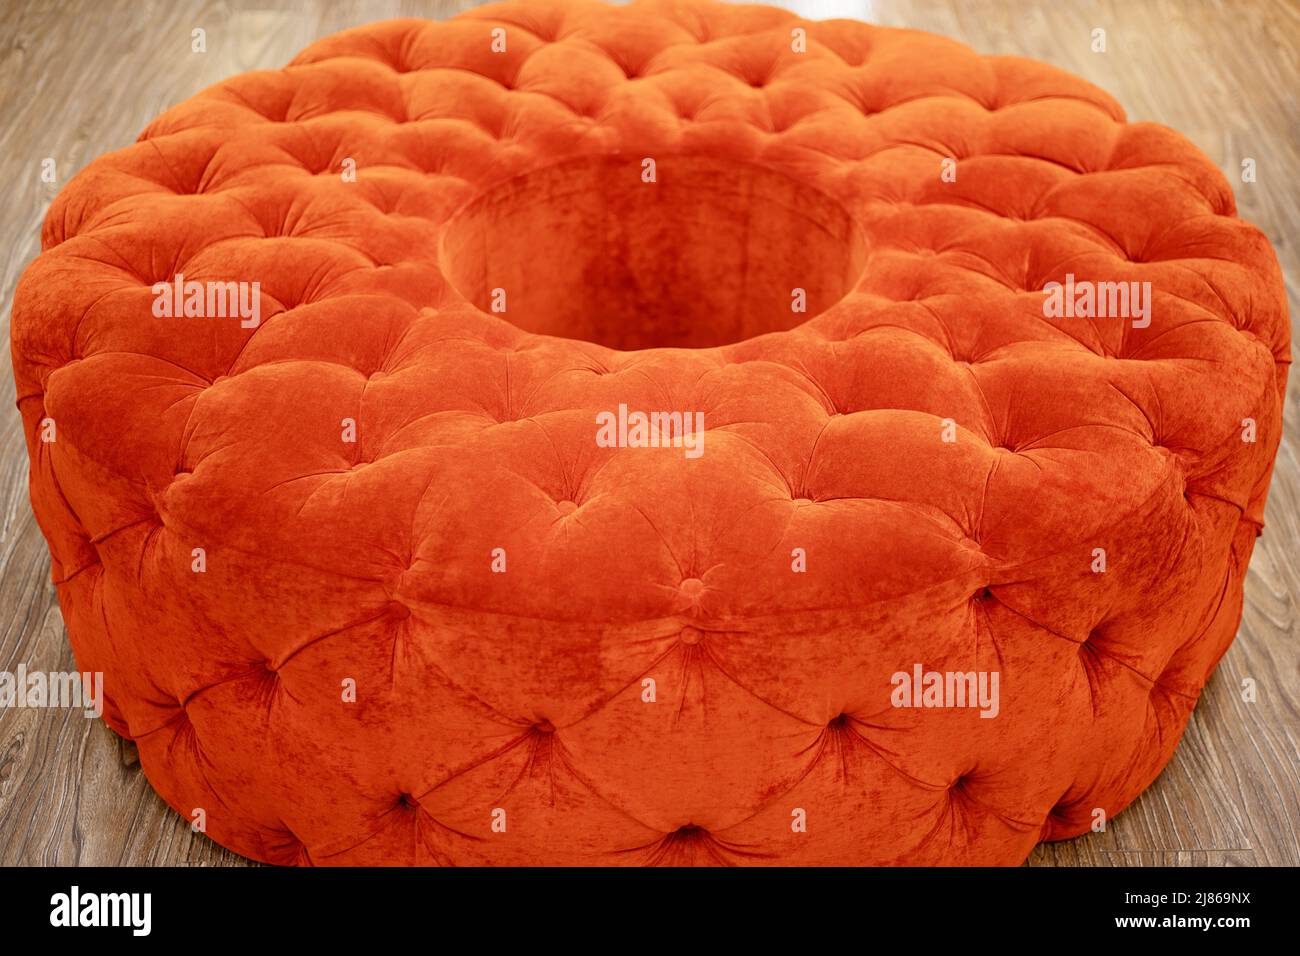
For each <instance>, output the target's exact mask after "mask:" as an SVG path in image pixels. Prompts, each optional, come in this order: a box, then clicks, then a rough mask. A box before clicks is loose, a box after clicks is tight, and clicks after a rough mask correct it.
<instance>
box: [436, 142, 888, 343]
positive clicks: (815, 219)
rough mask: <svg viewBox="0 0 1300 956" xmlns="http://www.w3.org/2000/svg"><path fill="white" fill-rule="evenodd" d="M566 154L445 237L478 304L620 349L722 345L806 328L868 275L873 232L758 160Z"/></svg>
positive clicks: (490, 194) (479, 206) (447, 267)
mask: <svg viewBox="0 0 1300 956" xmlns="http://www.w3.org/2000/svg"><path fill="white" fill-rule="evenodd" d="M645 170H646V166H645V165H644V163H643V161H642V160H639V159H638V160H627V159H607V158H601V159H591V160H580V161H573V162H568V163H562V164H559V165H556V166H551V167H548V168H546V169H542V170H539V171H537V172H534V173H529V174H527V175H523V176H520V177H517V178H515V179H511V180H508V181H506V182H504V183H502V184H500V185H498V186H496V187H493V188H491V189H489V190H487V191H486V192H485V193H484V194H483V195H481V196H479V197H478V198H476V199H475V200H473V201H472V202H470V203H469V204H468V205H467V206H465V207H464V208H463V209H462V210H461V211H460V212H459V213H458V214H457V215H456V216H455V217H454V218H453V219H452V221H451V222H450V223H449V224H448V226H447V229H446V230H445V232H444V234H443V241H442V268H443V271H444V274H445V275H446V276H447V278H448V279H449V280H450V281H451V283H452V284H453V285H454V286H455V288H456V289H457V291H459V292H460V293H461V295H463V296H464V297H465V298H466V299H467V300H469V301H470V302H471V303H473V304H474V305H475V306H477V307H478V308H479V309H482V310H483V311H485V312H488V313H492V314H495V315H498V316H499V317H501V318H503V319H506V320H507V321H509V322H512V323H513V324H515V325H516V326H518V327H519V328H522V329H524V330H526V331H529V332H534V333H538V334H542V335H555V336H561V337H563V338H570V339H581V340H585V341H589V342H596V343H599V344H601V345H605V346H609V347H610V348H616V349H624V350H633V349H649V348H670V347H671V348H709V347H712V346H717V345H726V344H728V343H732V342H740V341H743V340H744V339H748V338H752V337H753V336H756V335H762V334H764V333H767V332H780V331H784V330H786V329H790V328H793V327H795V326H797V325H801V324H803V323H804V322H806V321H807V320H808V319H810V318H812V317H813V316H815V315H817V314H819V313H821V312H824V311H825V310H826V309H828V308H830V307H831V306H832V305H834V304H835V303H836V302H838V301H839V300H840V299H842V298H843V297H844V296H845V295H846V294H847V293H848V292H850V291H851V290H852V288H853V286H854V285H855V284H856V282H857V279H858V276H859V274H860V272H861V270H862V264H863V261H864V259H865V244H864V242H863V239H862V235H861V232H860V230H859V229H858V228H857V226H856V224H855V223H854V221H853V219H852V217H851V216H850V215H849V213H848V212H847V211H846V210H845V209H844V208H843V207H842V206H840V205H839V204H838V203H837V202H836V201H835V200H833V199H832V198H830V197H829V196H827V195H826V194H825V193H822V192H820V191H818V190H816V189H814V188H812V187H810V186H808V185H805V184H802V183H799V182H797V181H796V180H794V179H791V178H790V177H788V176H785V175H783V174H781V173H777V172H774V171H772V170H769V169H765V168H763V167H761V166H757V165H753V164H750V163H737V162H734V161H724V160H716V159H706V158H699V157H667V158H664V159H662V160H659V161H656V164H655V168H654V181H653V182H647V181H645V176H644V172H645Z"/></svg>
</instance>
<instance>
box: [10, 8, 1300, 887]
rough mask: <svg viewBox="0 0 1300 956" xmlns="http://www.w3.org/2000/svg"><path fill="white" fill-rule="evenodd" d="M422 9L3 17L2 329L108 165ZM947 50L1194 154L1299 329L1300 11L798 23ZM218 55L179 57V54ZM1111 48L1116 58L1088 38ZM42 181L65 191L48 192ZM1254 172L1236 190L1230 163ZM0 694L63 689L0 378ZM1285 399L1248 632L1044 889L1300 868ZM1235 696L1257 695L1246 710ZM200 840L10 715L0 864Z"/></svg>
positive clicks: (167, 860) (92, 749)
mask: <svg viewBox="0 0 1300 956" xmlns="http://www.w3.org/2000/svg"><path fill="white" fill-rule="evenodd" d="M474 5H475V4H473V3H458V2H449V0H433V2H427V3H416V2H399V0H341V2H334V0H330V2H326V0H222V2H204V0H172V2H157V0H80V2H78V0H68V2H62V3H58V2H42V0H0V123H3V126H2V128H0V181H2V182H4V183H5V184H6V186H7V187H9V188H8V193H9V195H8V198H7V202H6V203H5V204H4V205H3V207H0V235H6V236H9V237H10V239H9V243H8V245H7V246H6V247H5V248H4V251H3V252H0V315H3V319H4V322H5V323H6V339H7V323H8V317H9V311H10V308H11V306H12V304H13V293H14V286H15V284H16V282H17V280H18V276H19V274H20V272H21V270H22V269H23V267H24V266H25V265H26V264H27V263H28V262H30V261H31V260H32V258H33V257H34V256H35V255H36V254H37V252H38V236H39V230H40V222H41V217H42V216H43V214H44V212H45V209H46V207H47V206H48V204H49V202H50V200H51V198H52V197H53V195H54V194H55V192H57V190H58V189H59V188H60V187H61V185H62V184H63V183H66V182H67V180H68V179H69V178H70V177H71V176H72V174H74V173H75V172H77V171H78V170H79V169H81V167H82V166H84V165H85V164H86V163H87V162H88V161H90V160H91V159H93V158H94V157H96V156H97V155H99V154H101V153H104V152H107V151H109V150H112V149H117V148H120V147H123V146H126V145H129V144H130V143H131V142H133V141H134V139H135V137H136V135H137V133H138V132H139V131H140V130H141V129H142V128H143V127H144V126H145V124H146V123H147V122H148V121H149V120H150V119H152V118H153V117H154V116H155V115H157V114H158V113H159V112H161V111H162V110H163V109H164V108H166V107H167V106H170V105H171V104H174V103H176V102H179V101H180V100H183V99H185V98H186V97H188V96H190V95H191V94H193V93H195V92H197V91H198V90H200V89H201V88H203V87H205V86H208V85H209V84H211V83H214V82H216V81H218V80H220V79H223V78H225V77H228V76H230V75H232V74H235V73H239V72H243V71H246V70H250V69H256V68H264V67H276V66H280V65H283V64H284V63H285V62H286V61H288V60H289V59H290V58H291V57H292V56H293V54H294V53H295V52H296V51H297V50H298V49H300V48H302V47H303V46H306V45H307V44H308V43H310V42H311V41H312V40H314V39H316V38H318V37H320V36H324V35H326V34H328V33H332V32H334V31H336V30H340V29H343V28H345V27H349V26H353V25H356V24H360V23H365V22H368V21H372V20H380V19H386V18H389V17H394V16H411V15H417V16H428V17H438V18H440V17H445V16H449V15H451V14H453V13H456V12H458V11H459V10H461V9H464V8H466V7H469V6H474ZM780 5H782V6H787V7H790V8H791V9H794V10H796V11H798V12H799V13H801V14H803V15H805V16H810V17H817V18H823V17H834V16H849V17H857V18H859V19H865V20H871V21H874V22H877V23H883V24H888V25H894V26H911V27H917V28H921V29H927V30H932V31H935V32H939V33H944V34H947V35H949V36H951V37H954V38H956V39H959V40H962V41H963V42H965V43H967V44H969V45H971V46H973V47H974V48H975V49H976V50H979V51H981V52H984V53H1003V54H1020V55H1025V56H1030V57H1034V58H1037V59H1042V60H1046V61H1048V62H1051V63H1055V64H1057V65H1058V66H1061V67H1063V68H1065V69H1067V70H1070V71H1071V72H1074V73H1077V74H1080V75H1082V76H1084V77H1086V78H1088V79H1090V80H1092V81H1093V82H1095V83H1097V84H1098V85H1100V86H1102V87H1104V88H1105V89H1107V90H1109V91H1110V92H1111V93H1113V94H1114V95H1115V96H1117V97H1118V99H1119V100H1120V102H1121V103H1123V104H1124V106H1125V108H1126V109H1127V110H1128V112H1129V116H1130V118H1132V119H1143V120H1156V121H1159V122H1162V123H1165V124H1167V125H1169V126H1173V127H1175V128H1176V129H1179V130H1181V131H1182V132H1183V133H1185V134H1186V135H1188V136H1189V137H1191V139H1192V140H1194V141H1195V142H1196V143H1197V144H1198V145H1199V146H1200V147H1201V149H1203V150H1204V151H1205V152H1206V153H1207V154H1208V155H1209V156H1210V157H1211V158H1212V159H1213V160H1214V161H1215V162H1217V163H1218V164H1219V166H1220V167H1221V168H1222V169H1223V170H1224V171H1225V172H1226V173H1227V174H1228V176H1229V179H1230V180H1231V181H1232V182H1233V183H1234V184H1235V188H1236V191H1237V200H1238V204H1239V206H1240V209H1241V213H1242V215H1243V216H1245V217H1246V218H1248V219H1250V220H1252V221H1253V222H1255V223H1256V224H1258V225H1259V226H1260V227H1261V228H1262V229H1263V230H1264V231H1265V232H1266V233H1267V234H1268V236H1269V238H1270V239H1271V240H1272V242H1273V244H1274V246H1275V248H1276V249H1277V251H1278V255H1279V256H1280V257H1281V260H1282V268H1283V270H1284V271H1285V273H1286V275H1287V288H1288V292H1289V294H1290V301H1291V310H1292V314H1293V315H1295V314H1300V310H1298V309H1297V299H1296V292H1297V287H1296V280H1297V277H1300V262H1297V247H1296V240H1297V231H1296V227H1297V224H1298V223H1300V216H1298V215H1297V212H1298V210H1297V203H1298V200H1300V186H1298V185H1297V176H1298V175H1300V148H1298V146H1300V112H1298V110H1297V105H1296V90H1297V88H1300V3H1298V2H1296V0H1255V2H1252V0H1221V2H1209V0H1113V2H1095V3H1094V2H1089V0H1039V2H1037V3H1032V2H1029V0H790V2H785V3H780ZM195 27H203V28H204V29H205V30H206V31H207V38H208V52H207V53H205V54H192V53H191V52H190V49H189V46H190V31H191V30H192V29H194V28H195ZM1097 27H1101V28H1103V29H1105V30H1106V33H1107V49H1108V52H1106V53H1104V54H1103V53H1094V52H1092V51H1091V49H1090V35H1091V31H1092V30H1093V29H1094V28H1097ZM46 157H51V158H53V159H54V160H55V161H56V163H57V169H58V178H59V185H54V186H51V185H45V184H43V183H42V182H41V180H40V176H39V173H40V165H41V162H42V160H43V159H45V158H46ZM1245 157H1252V158H1254V159H1255V160H1256V161H1257V163H1258V182H1256V183H1255V184H1253V185H1242V184H1240V182H1239V176H1238V175H1237V172H1238V170H1239V169H1240V163H1241V160H1242V159H1243V158H1245ZM0 365H3V370H2V371H0V409H3V412H2V413H0V507H2V508H3V512H2V513H3V522H2V524H0V670H4V671H10V672H13V671H15V670H16V669H17V667H18V664H19V662H25V663H26V665H27V667H28V669H29V670H42V671H50V670H72V669H74V664H73V660H72V656H71V654H70V652H69V651H68V646H67V637H66V635H65V633H64V629H63V622H62V619H61V617H60V614H59V608H58V604H57V601H56V600H55V595H54V589H53V587H52V586H51V585H50V571H49V556H48V554H47V552H46V549H45V543H44V541H43V540H42V538H41V535H40V532H39V530H38V529H37V527H36V523H35V521H34V519H33V518H32V513H31V508H30V507H29V505H28V501H27V487H26V475H27V458H26V454H25V452H24V450H23V442H22V436H21V434H20V429H19V421H18V415H17V413H16V412H15V411H14V410H13V401H14V391H13V380H12V373H11V371H10V369H9V363H8V362H3V363H0ZM1294 385H1295V383H1294V382H1293V387H1292V389H1291V391H1290V394H1289V397H1288V402H1287V411H1286V414H1287V428H1286V438H1285V440H1284V442H1283V445H1282V449H1281V452H1280V454H1279V458H1278V465H1277V473H1276V475H1275V476H1274V479H1273V486H1272V491H1271V493H1270V496H1269V502H1268V511H1267V515H1266V520H1267V529H1266V531H1265V534H1264V537H1263V538H1261V539H1260V541H1259V543H1258V546H1257V548H1256V551H1255V556H1254V559H1253V560H1252V562H1251V565H1250V572H1249V576H1248V578H1247V581H1246V608H1245V619H1244V620H1243V622H1242V626H1241V632H1240V635H1239V636H1238V638H1237V641H1236V643H1235V644H1234V645H1233V647H1232V649H1231V650H1230V651H1229V652H1228V654H1227V656H1226V657H1225V658H1224V661H1223V663H1222V665H1221V666H1220V668H1219V671H1218V673H1217V674H1216V675H1215V677H1214V679H1213V680H1212V681H1211V683H1210V685H1209V686H1208V687H1207V688H1206V691H1205V695H1204V697H1203V698H1202V700H1201V702H1200V705H1199V706H1198V707H1197V709H1196V712H1195V714H1194V715H1193V717H1192V720H1191V723H1190V725H1189V726H1188V729H1187V733H1186V735H1185V736H1184V738H1183V742H1182V744H1181V746H1180V747H1179V749H1178V752H1177V754H1176V755H1175V757H1174V759H1173V761H1172V763H1171V764H1170V765H1169V767H1168V769H1166V770H1165V772H1164V774H1163V775H1162V776H1161V777H1160V779H1159V780H1157V781H1156V783H1155V784H1154V786H1152V787H1151V788H1150V789H1149V790H1148V791H1147V792H1146V793H1145V794H1144V795H1143V796H1142V797H1141V799H1139V800H1138V801H1137V803H1136V804H1135V805H1134V806H1132V807H1131V808H1130V809H1129V810H1127V811H1126V812H1125V813H1123V814H1122V815H1120V816H1119V817H1118V818H1116V819H1115V820H1114V821H1112V823H1111V825H1110V827H1109V829H1108V831H1107V832H1106V833H1103V834H1094V835H1091V836H1088V837H1084V838H1081V839H1078V840H1074V841H1071V842H1068V843H1061V844H1054V845H1046V846H1040V847H1039V848H1038V849H1037V850H1036V851H1035V852H1034V854H1033V856H1032V857H1031V858H1030V861H1029V862H1030V864H1031V865H1036V866H1051V865H1062V866H1123V865H1129V864H1137V863H1144V864H1154V865H1184V864H1233V865H1239V864H1261V865H1278V864H1291V865H1295V864H1297V863H1300V774H1298V772H1297V767H1298V765H1300V751H1298V748H1300V741H1298V737H1300V704H1298V702H1300V653H1298V651H1300V625H1298V623H1297V622H1298V621H1300V615H1298V614H1297V603H1298V602H1300V544H1298V542H1300V407H1297V398H1296V395H1297V389H1296V387H1294ZM1245 677H1251V678H1254V680H1255V681H1256V682H1257V685H1258V688H1259V694H1258V700H1257V701H1256V702H1255V703H1244V702H1243V701H1242V700H1241V697H1240V695H1239V693H1238V692H1237V688H1239V687H1240V686H1241V682H1242V679H1243V678H1245ZM245 862H246V861H243V860H241V859H240V858H239V857H236V856H234V855H233V854H231V853H229V852H227V851H226V850H223V849H222V848H221V847H219V846H217V845H216V844H214V843H212V842H211V841H209V840H207V839H206V838H205V837H201V836H195V835H193V834H191V833H190V831H189V827H188V825H187V823H186V821H184V820H183V819H182V818H181V817H180V816H178V815H177V814H175V813H172V812H171V810H169V809H168V808H167V806H166V805H165V804H163V802H162V801H161V800H159V799H158V798H157V797H156V796H155V795H154V793H153V791H152V790H151V789H150V788H149V785H148V783H147V781H146V780H145V778H144V775H143V774H142V773H141V772H140V769H139V766H138V764H137V763H136V760H135V754H134V752H133V749H132V748H131V746H130V745H128V744H125V743H123V742H121V741H119V739H118V738H117V737H116V736H114V735H113V734H112V733H111V732H110V731H109V730H108V729H107V728H106V727H105V726H104V725H103V724H102V723H101V722H99V721H92V720H87V719H85V718H83V717H82V716H80V712H76V711H68V710H0V864H29V865H35V864H108V865H113V864H206V865H211V864H241V863H245Z"/></svg>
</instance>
